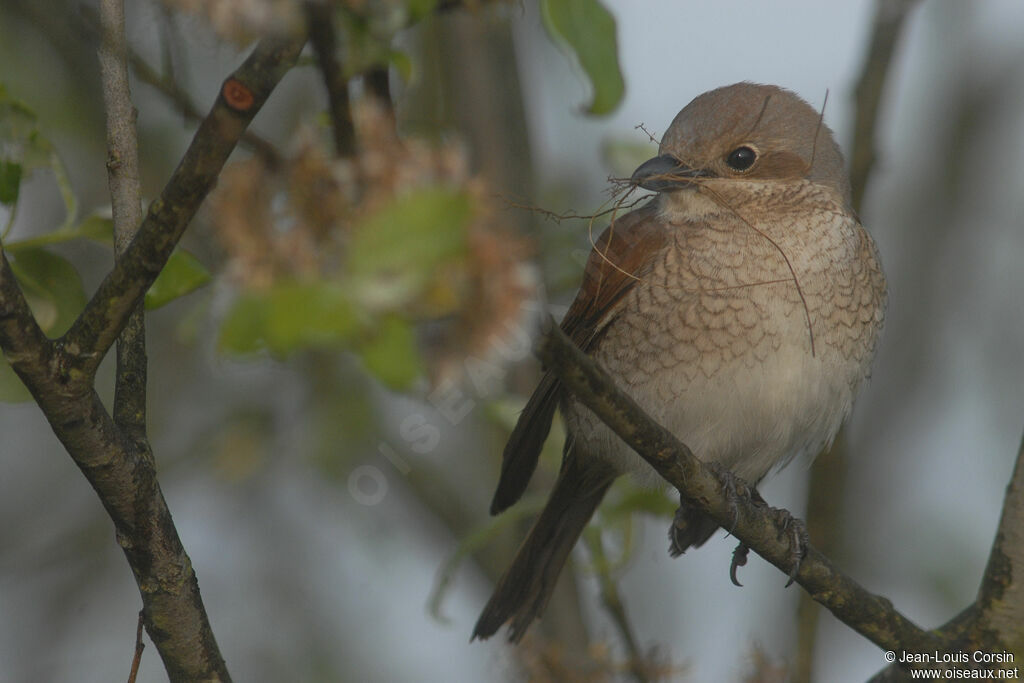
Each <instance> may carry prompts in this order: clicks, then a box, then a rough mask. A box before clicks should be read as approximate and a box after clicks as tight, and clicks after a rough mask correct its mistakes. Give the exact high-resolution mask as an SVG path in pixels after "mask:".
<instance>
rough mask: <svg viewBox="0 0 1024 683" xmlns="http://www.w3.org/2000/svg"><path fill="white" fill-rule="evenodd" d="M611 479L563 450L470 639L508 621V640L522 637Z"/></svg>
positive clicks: (603, 470) (600, 467)
mask: <svg viewBox="0 0 1024 683" xmlns="http://www.w3.org/2000/svg"><path fill="white" fill-rule="evenodd" d="M614 480H615V474H614V472H612V470H610V469H608V468H606V467H604V466H603V465H601V464H598V463H594V462H589V463H587V466H586V467H584V466H582V465H581V464H580V463H579V461H578V458H577V457H575V455H574V454H572V453H568V454H567V455H566V457H565V460H564V461H563V463H562V471H561V473H559V475H558V481H557V482H556V483H555V488H554V490H553V491H552V492H551V497H550V498H549V499H548V502H547V504H546V505H545V506H544V510H543V511H542V512H541V513H540V517H538V518H537V521H536V522H534V524H533V528H532V529H530V533H529V535H528V536H527V537H526V540H525V541H523V544H522V545H521V546H520V547H519V551H518V552H517V553H516V557H515V559H514V560H513V561H512V566H511V567H509V568H508V571H506V572H505V575H504V576H502V577H501V580H500V581H498V585H497V587H496V588H495V589H494V595H492V596H491V599H490V600H489V601H488V602H487V606H486V607H484V611H483V612H482V613H481V614H480V618H479V619H478V620H477V622H476V627H475V628H474V629H473V638H474V639H476V638H481V639H483V638H488V637H490V636H492V635H494V633H495V632H496V631H497V630H498V629H499V628H501V625H502V624H504V623H505V622H507V621H509V620H511V623H510V625H509V640H510V641H512V642H518V641H519V640H520V639H521V638H522V637H523V634H524V633H525V632H526V629H527V628H528V627H529V626H530V624H531V623H533V620H534V619H536V618H537V617H539V616H540V614H541V612H543V611H544V607H545V606H546V605H547V603H548V600H549V599H550V597H551V592H552V590H553V589H554V587H555V582H556V581H557V579H558V575H559V574H560V573H561V572H562V567H563V566H564V565H565V562H566V560H567V559H568V558H569V553H570V552H571V551H572V548H573V546H574V545H576V541H577V539H579V537H580V535H581V534H582V533H583V529H584V527H586V526H587V522H588V521H589V520H590V518H591V517H592V516H593V514H594V511H595V510H596V509H597V506H598V504H600V502H601V499H602V498H604V494H605V493H606V492H607V491H608V487H609V486H611V484H612V482H613V481H614Z"/></svg>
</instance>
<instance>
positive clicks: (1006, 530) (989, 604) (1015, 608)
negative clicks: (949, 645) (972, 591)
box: [976, 440, 1024, 652]
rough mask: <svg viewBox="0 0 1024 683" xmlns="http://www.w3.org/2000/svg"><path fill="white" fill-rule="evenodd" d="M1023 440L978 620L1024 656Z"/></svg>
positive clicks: (981, 593) (982, 591)
mask: <svg viewBox="0 0 1024 683" xmlns="http://www.w3.org/2000/svg"><path fill="white" fill-rule="evenodd" d="M1022 572H1024V440H1022V441H1021V445H1020V449H1019V450H1018V451H1017V462H1016V464H1015V465H1014V468H1013V476H1012V477H1011V478H1010V483H1009V484H1007V486H1006V497H1005V499H1004V500H1003V513H1002V517H1001V518H1000V520H999V528H998V529H997V530H996V538H995V542H994V543H993V544H992V552H991V554H990V555H989V558H988V565H987V566H986V567H985V575H984V577H983V578H982V580H981V588H980V589H979V591H978V600H977V603H976V604H977V605H978V607H979V614H978V615H977V619H978V621H979V623H981V624H983V625H984V627H985V628H986V629H991V630H992V631H995V632H997V633H999V634H1000V635H1001V636H1002V639H1001V641H1002V642H1001V644H1002V645H1004V646H1006V647H1007V649H1009V650H1011V651H1014V652H1024V577H1022V576H1021V574H1022Z"/></svg>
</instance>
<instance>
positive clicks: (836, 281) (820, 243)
mask: <svg viewBox="0 0 1024 683" xmlns="http://www.w3.org/2000/svg"><path fill="white" fill-rule="evenodd" d="M793 221H794V218H793V217H792V216H788V217H786V218H785V219H784V220H778V221H774V222H771V221H763V220H762V221H760V222H759V224H754V225H748V224H747V223H746V222H745V221H743V220H740V219H736V218H733V219H731V220H729V219H722V220H718V221H708V222H704V223H687V224H685V225H682V226H680V228H679V229H678V230H677V231H676V234H675V236H674V239H673V240H671V242H670V244H669V245H668V246H667V247H666V248H664V249H663V250H661V252H660V253H659V254H657V255H656V256H655V257H654V258H652V259H651V260H650V262H649V263H648V264H647V267H646V268H645V269H644V271H643V272H642V273H639V274H638V277H639V278H640V279H639V281H638V283H637V285H636V286H635V287H633V288H632V290H631V291H630V293H629V294H628V295H627V296H626V297H624V299H623V301H622V302H621V304H620V305H619V307H618V309H617V311H616V313H615V317H614V320H613V321H612V322H611V323H610V324H609V325H608V327H607V329H606V330H605V332H604V334H603V337H602V338H601V341H600V343H599V344H598V346H597V348H596V350H595V351H594V355H595V357H596V358H597V360H598V361H599V362H600V363H601V364H602V365H603V366H604V367H605V369H606V370H607V371H608V372H609V373H610V374H611V375H612V376H613V377H614V378H615V379H616V381H617V382H618V383H619V385H620V387H622V388H623V389H625V390H626V391H627V392H629V393H630V394H631V395H632V396H633V398H634V399H635V400H637V402H638V403H639V404H640V405H641V406H642V407H643V408H644V409H645V410H646V411H647V412H648V413H649V414H651V415H652V417H654V418H655V419H657V420H658V421H659V422H661V423H662V424H663V425H664V426H666V427H667V428H669V429H670V430H671V431H672V432H673V433H675V434H676V435H677V436H678V437H680V439H681V440H682V441H683V442H684V443H686V444H687V445H688V446H689V447H690V448H691V449H692V450H693V451H694V453H695V454H696V455H697V456H698V457H700V458H702V459H704V460H707V461H716V462H719V463H720V464H722V465H724V466H727V467H730V468H732V469H733V470H734V471H735V472H736V473H737V474H739V475H740V476H742V477H744V478H746V479H748V480H750V481H752V482H753V481H757V480H759V479H760V478H761V477H763V476H764V474H766V473H767V472H768V470H769V469H771V468H772V466H774V465H777V464H783V463H784V462H786V461H788V459H790V458H792V457H795V456H797V455H800V454H802V453H805V452H808V453H810V452H812V451H813V453H812V454H816V452H817V450H818V449H820V448H821V447H822V446H823V445H824V444H825V443H827V442H828V441H830V440H831V439H832V437H833V436H834V435H835V432H836V431H837V430H838V428H839V426H840V424H841V422H842V420H843V419H844V418H845V417H846V415H847V414H848V412H849V410H850V407H851V405H852V402H853V397H854V394H855V392H856V389H857V387H858V385H859V384H860V383H861V381H862V380H863V379H864V377H865V376H866V374H867V372H868V368H869V365H870V361H871V357H872V355H873V351H874V346H875V342H876V339H877V335H878V330H879V327H880V325H881V314H882V309H883V308H884V290H885V286H884V279H883V278H882V277H881V271H880V268H879V267H878V263H877V259H876V257H875V252H874V247H873V245H872V244H871V242H870V238H869V237H868V236H867V233H866V232H864V231H863V229H862V228H861V227H860V226H859V225H858V224H857V223H856V221H855V220H854V219H853V218H852V217H850V216H848V215H843V214H841V213H833V212H815V213H814V214H813V215H810V216H805V217H804V218H802V219H799V221H800V222H799V223H798V224H794V223H793ZM566 412H567V419H568V424H569V428H570V430H571V431H573V432H574V434H576V438H577V439H581V436H582V437H583V443H581V445H586V446H587V447H588V449H589V450H592V451H594V452H596V453H598V454H600V455H601V457H605V458H606V459H608V460H611V461H612V462H614V463H616V464H617V465H618V466H619V467H620V469H622V470H623V471H630V470H632V471H635V470H641V471H645V470H647V469H648V468H647V466H646V464H645V463H642V461H640V460H639V458H638V456H636V455H635V454H633V453H632V451H630V450H629V449H628V448H625V447H624V444H622V442H621V441H619V440H618V438H617V437H615V436H614V435H613V434H611V432H610V431H608V430H607V428H604V427H603V425H600V423H597V422H596V418H594V417H593V415H592V414H589V411H587V410H586V409H585V408H582V407H580V406H578V405H576V404H574V403H573V402H572V401H570V402H569V405H568V406H567V411H566ZM588 440H589V442H588Z"/></svg>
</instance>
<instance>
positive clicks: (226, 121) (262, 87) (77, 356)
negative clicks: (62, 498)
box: [62, 37, 305, 376]
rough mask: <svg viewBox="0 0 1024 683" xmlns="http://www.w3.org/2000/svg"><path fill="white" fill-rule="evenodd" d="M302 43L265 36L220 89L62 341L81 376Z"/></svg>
mask: <svg viewBox="0 0 1024 683" xmlns="http://www.w3.org/2000/svg"><path fill="white" fill-rule="evenodd" d="M304 42H305V39H304V37H303V38H289V39H281V38H265V39H263V40H262V41H260V43H259V44H258V45H257V46H256V48H255V49H254V50H253V52H252V54H251V55H250V56H249V58H248V59H246V60H245V63H244V64H242V66H241V67H239V68H238V70H237V71H235V73H234V74H232V75H231V76H230V77H229V78H228V79H227V80H226V81H224V85H223V87H222V88H221V92H220V95H219V96H218V98H217V101H216V102H215V103H214V105H213V108H212V109H211V111H210V113H209V114H208V115H207V116H206V118H205V119H203V122H202V123H201V124H200V125H199V129H198V130H197V131H196V134H195V136H194V137H193V139H192V144H191V145H190V146H189V148H188V151H187V152H186V153H185V156H184V158H183V159H182V160H181V163H180V164H179V165H178V168H177V169H176V170H175V171H174V174H173V175H172V176H171V179H170V181H169V182H168V183H167V186H166V187H165V188H164V191H163V192H162V193H161V195H160V197H159V198H158V199H156V200H155V201H153V203H152V204H150V206H149V211H148V213H147V214H146V218H145V220H144V221H143V222H142V225H141V227H140V228H139V232H138V235H137V236H136V238H135V239H134V240H133V241H132V243H131V244H130V245H129V246H128V248H127V250H126V251H125V253H124V255H123V257H122V258H121V259H120V260H119V261H118V263H117V265H116V266H115V268H114V270H112V271H111V272H110V274H109V275H107V277H106V278H105V279H104V280H103V282H102V284H100V287H99V289H98V290H97V292H96V294H95V295H94V296H93V298H92V300H91V301H90V302H89V303H88V305H87V306H86V307H85V310H84V311H83V312H82V314H81V315H80V316H79V318H78V320H76V321H75V323H74V325H72V326H71V329H70V330H68V332H67V334H65V335H64V337H63V339H62V348H63V350H64V351H65V353H67V354H68V355H69V357H70V359H71V361H72V365H74V366H76V370H78V371H79V372H81V373H83V374H85V375H89V376H91V375H92V373H93V372H95V370H96V367H97V366H98V365H99V362H100V360H102V358H103V356H104V354H106V352H107V350H108V349H109V348H110V345H111V344H113V342H114V340H115V339H117V337H118V336H119V335H120V334H121V330H122V329H124V326H125V324H126V323H127V321H128V316H129V315H130V314H131V312H132V310H134V308H135V306H136V305H137V304H138V302H139V301H141V300H142V296H143V295H144V294H145V292H146V290H147V289H149V286H150V285H151V284H153V280H155V279H156V276H157V275H158V274H159V273H160V270H161V269H162V268H163V266H164V264H165V263H166V262H167V259H168V257H169V256H170V254H171V251H172V250H173V249H174V247H175V245H176V244H177V243H178V240H180V239H181V236H182V234H183V233H184V232H185V229H186V228H187V227H188V225H189V223H190V222H191V220H192V217H193V216H194V215H195V213H196V211H197V210H198V209H199V205H200V204H202V202H203V199H204V198H205V197H206V195H207V193H209V191H210V189H211V188H212V187H213V185H214V183H215V181H216V179H217V176H218V174H219V173H220V171H221V169H222V168H223V167H224V163H225V162H226V161H227V158H228V156H229V155H230V154H231V152H232V151H233V150H234V148H235V145H236V144H237V143H238V141H239V139H240V138H241V136H242V134H243V133H244V131H245V128H246V127H247V126H248V125H249V122H250V121H252V119H253V117H254V116H255V115H256V113H257V112H258V111H259V110H260V108H261V107H262V106H263V103H264V102H266V100H267V97H268V96H269V95H270V92H271V91H272V90H273V89H274V87H275V86H276V85H277V83H278V81H279V80H280V79H281V77H282V76H284V74H285V72H287V71H288V69H289V68H291V66H292V65H293V64H294V63H295V60H296V59H297V58H298V55H299V52H301V50H302V46H303V44H304Z"/></svg>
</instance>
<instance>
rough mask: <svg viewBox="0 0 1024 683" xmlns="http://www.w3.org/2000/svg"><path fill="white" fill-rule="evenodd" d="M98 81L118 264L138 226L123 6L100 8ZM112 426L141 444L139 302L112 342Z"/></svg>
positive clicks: (115, 2)
mask: <svg viewBox="0 0 1024 683" xmlns="http://www.w3.org/2000/svg"><path fill="white" fill-rule="evenodd" d="M100 30H101V38H100V49H99V60H100V81H101V83H102V86H103V108H104V111H105V112H106V119H107V177H108V182H109V185H110V202H111V210H112V213H113V220H114V255H115V258H117V259H120V258H121V257H122V256H123V255H124V252H125V250H126V249H127V248H128V244H129V243H130V242H131V241H132V238H134V237H135V232H136V231H137V230H138V227H139V224H140V223H141V222H142V188H141V183H140V181H139V151H138V137H137V135H136V131H135V118H136V111H135V107H134V106H133V105H132V99H131V90H130V88H129V86H128V60H127V56H126V54H127V50H126V41H125V35H124V0H101V2H100ZM114 422H115V423H116V424H117V425H118V427H120V428H121V429H123V430H125V431H126V432H127V433H129V434H131V435H132V438H134V439H135V440H136V441H139V442H142V441H144V440H145V439H146V327H145V318H144V314H143V307H142V302H141V301H140V302H139V303H138V304H137V305H136V307H135V310H134V311H133V312H132V314H131V316H130V317H129V319H128V324H127V325H126V326H125V328H124V332H122V333H121V338H120V339H119V340H118V342H117V376H116V380H115V387H114Z"/></svg>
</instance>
